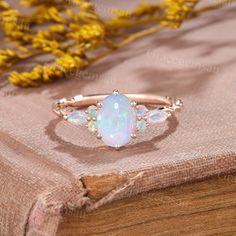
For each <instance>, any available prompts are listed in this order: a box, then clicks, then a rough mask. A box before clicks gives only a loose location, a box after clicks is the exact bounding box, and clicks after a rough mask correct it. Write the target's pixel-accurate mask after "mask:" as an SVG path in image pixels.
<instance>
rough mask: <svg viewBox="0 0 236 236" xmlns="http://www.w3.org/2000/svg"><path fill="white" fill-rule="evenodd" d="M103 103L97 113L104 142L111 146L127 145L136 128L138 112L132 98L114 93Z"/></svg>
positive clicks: (98, 125) (99, 129) (99, 131)
mask: <svg viewBox="0 0 236 236" xmlns="http://www.w3.org/2000/svg"><path fill="white" fill-rule="evenodd" d="M102 104H103V106H102V107H101V108H100V109H99V111H98V115H97V128H98V133H99V134H101V135H102V140H103V142H104V143H105V144H106V145H108V146H111V147H121V146H124V145H126V144H127V143H129V141H130V139H131V134H132V133H134V132H135V129H136V112H135V109H134V108H133V107H132V106H131V101H130V99H129V98H128V97H126V96H125V95H122V94H117V95H115V94H114V95H110V96H107V97H106V98H105V99H104V100H103V103H102Z"/></svg>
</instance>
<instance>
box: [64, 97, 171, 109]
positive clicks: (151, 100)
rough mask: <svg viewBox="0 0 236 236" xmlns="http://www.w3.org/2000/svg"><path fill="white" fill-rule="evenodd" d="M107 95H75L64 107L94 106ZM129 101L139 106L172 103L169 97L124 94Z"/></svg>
mask: <svg viewBox="0 0 236 236" xmlns="http://www.w3.org/2000/svg"><path fill="white" fill-rule="evenodd" d="M108 95H109V94H98V95H87V96H83V95H77V96H75V97H74V98H73V99H72V100H67V101H65V103H64V105H67V106H73V107H83V106H89V105H94V104H96V103H97V102H100V101H102V100H103V99H104V98H106V97H107V96H108ZM125 95H126V96H127V97H128V98H130V99H131V100H133V101H135V102H137V103H139V104H150V105H171V104H172V101H171V99H170V98H169V97H164V96H158V95H153V94H125Z"/></svg>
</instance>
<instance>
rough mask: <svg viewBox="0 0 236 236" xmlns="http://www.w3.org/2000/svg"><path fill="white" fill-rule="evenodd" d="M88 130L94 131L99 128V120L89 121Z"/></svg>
mask: <svg viewBox="0 0 236 236" xmlns="http://www.w3.org/2000/svg"><path fill="white" fill-rule="evenodd" d="M88 130H89V131H90V132H92V133H94V132H96V130H97V122H96V121H93V120H91V121H89V122H88Z"/></svg>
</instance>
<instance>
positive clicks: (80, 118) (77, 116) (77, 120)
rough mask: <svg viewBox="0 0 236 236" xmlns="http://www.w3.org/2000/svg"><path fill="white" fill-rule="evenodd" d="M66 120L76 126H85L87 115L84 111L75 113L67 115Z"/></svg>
mask: <svg viewBox="0 0 236 236" xmlns="http://www.w3.org/2000/svg"><path fill="white" fill-rule="evenodd" d="M64 118H65V119H67V120H68V121H69V122H70V123H72V124H75V125H83V124H85V123H86V121H87V115H86V114H85V112H83V111H73V112H71V113H69V114H67V115H65V116H64Z"/></svg>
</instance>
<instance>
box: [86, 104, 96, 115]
mask: <svg viewBox="0 0 236 236" xmlns="http://www.w3.org/2000/svg"><path fill="white" fill-rule="evenodd" d="M87 113H88V115H90V116H92V117H96V116H97V107H96V106H94V105H92V106H89V107H88V109H87Z"/></svg>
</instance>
